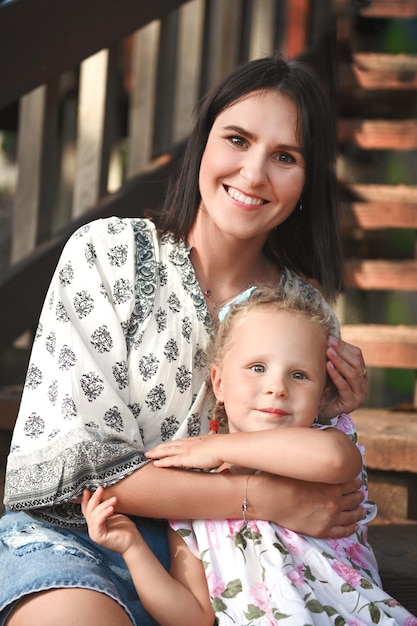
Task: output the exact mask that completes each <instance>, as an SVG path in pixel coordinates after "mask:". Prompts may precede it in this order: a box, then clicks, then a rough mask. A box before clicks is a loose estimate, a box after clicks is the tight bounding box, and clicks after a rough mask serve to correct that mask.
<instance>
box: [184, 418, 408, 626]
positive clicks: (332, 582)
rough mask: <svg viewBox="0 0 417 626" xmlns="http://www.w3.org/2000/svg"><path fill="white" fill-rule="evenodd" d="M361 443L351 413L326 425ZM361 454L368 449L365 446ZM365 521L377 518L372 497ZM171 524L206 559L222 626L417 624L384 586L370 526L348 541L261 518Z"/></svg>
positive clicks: (204, 562) (367, 502) (205, 563)
mask: <svg viewBox="0 0 417 626" xmlns="http://www.w3.org/2000/svg"><path fill="white" fill-rule="evenodd" d="M328 426H334V427H337V428H338V429H340V430H343V431H344V432H345V433H346V434H347V435H348V436H349V437H351V438H353V439H354V441H355V443H357V438H356V430H355V427H354V425H353V422H352V420H351V419H350V418H349V417H348V416H347V415H342V416H339V417H338V418H335V419H334V420H331V423H329V424H327V425H325V426H324V425H316V427H319V428H326V427H328ZM361 452H363V450H361ZM362 479H363V481H364V482H363V490H364V492H365V501H364V504H363V506H364V507H365V508H366V511H367V513H366V516H365V522H369V521H370V520H371V519H373V518H374V517H375V515H376V506H375V504H373V503H372V502H370V501H368V500H367V495H368V494H367V488H366V471H365V470H363V476H362ZM171 526H172V527H173V528H174V529H175V530H176V531H177V532H178V533H179V534H180V535H181V536H182V537H183V539H184V541H185V542H186V543H187V545H188V546H189V548H190V550H191V551H192V552H193V554H194V555H195V556H197V557H198V558H200V559H201V560H202V563H203V566H204V568H205V573H206V577H207V582H208V588H209V592H210V596H211V602H212V605H213V609H214V611H215V614H216V618H217V623H218V624H219V625H221V626H223V625H226V624H227V625H231V624H233V625H234V626H270V625H275V624H282V625H283V626H306V625H310V624H314V625H317V626H321V625H328V624H333V625H335V626H343V625H344V624H348V625H350V626H359V625H362V624H372V625H374V624H384V625H386V624H398V625H402V626H417V619H416V618H415V617H413V616H412V615H411V614H410V613H409V612H408V611H407V610H406V609H405V608H403V607H402V606H401V605H400V604H399V603H398V602H396V601H395V600H394V599H393V598H392V597H391V596H389V595H388V594H387V593H385V591H383V589H382V587H381V580H380V577H379V574H378V567H377V563H376V560H375V556H374V553H373V551H372V549H371V547H370V545H369V544H368V542H367V526H366V523H361V524H360V526H359V528H358V530H357V532H356V533H355V534H353V535H351V536H350V537H348V538H345V539H338V540H332V539H328V540H324V539H314V538H311V537H307V536H304V535H300V534H297V533H295V532H292V531H290V530H287V529H285V528H283V527H282V526H278V525H277V524H274V523H271V522H267V521H262V520H256V521H255V520H248V522H246V523H245V522H244V521H243V520H224V521H223V520H214V521H213V520H211V521H210V520H197V521H193V522H184V521H175V522H171Z"/></svg>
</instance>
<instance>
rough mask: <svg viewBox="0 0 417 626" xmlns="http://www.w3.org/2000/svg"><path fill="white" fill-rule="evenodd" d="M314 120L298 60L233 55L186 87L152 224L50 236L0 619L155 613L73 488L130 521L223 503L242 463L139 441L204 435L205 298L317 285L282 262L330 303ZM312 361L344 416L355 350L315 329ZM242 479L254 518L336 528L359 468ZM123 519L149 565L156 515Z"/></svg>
mask: <svg viewBox="0 0 417 626" xmlns="http://www.w3.org/2000/svg"><path fill="white" fill-rule="evenodd" d="M330 118H331V116H330V109H329V106H328V103H327V100H326V98H325V96H324V94H323V91H322V89H321V87H320V85H319V84H318V81H317V78H316V77H315V75H314V74H312V72H311V71H310V70H309V69H307V68H306V67H305V66H303V65H301V64H299V63H297V62H295V61H290V62H285V61H284V60H282V59H281V58H274V59H272V58H271V59H270V58H267V59H262V60H257V61H253V62H250V63H247V64H245V65H244V66H242V67H239V68H237V69H236V70H235V71H233V72H232V73H231V74H230V75H229V76H228V77H226V78H225V79H224V81H223V82H222V83H221V84H220V85H219V87H218V88H217V89H215V90H214V91H213V92H212V93H211V94H209V95H208V96H207V97H206V99H205V100H204V101H203V103H202V107H201V108H200V111H199V114H198V118H197V121H196V125H195V128H194V130H193V132H192V134H191V138H190V142H189V146H188V149H187V153H186V155H185V159H184V164H183V167H182V170H181V172H180V174H179V176H178V179H177V181H176V184H175V187H174V188H173V190H172V191H170V192H169V193H168V195H167V200H166V206H165V209H164V211H163V212H162V217H161V218H160V219H159V220H158V223H157V228H155V226H154V224H153V223H152V222H151V221H148V220H142V219H136V220H132V219H126V220H120V219H110V220H101V221H97V222H94V223H92V224H89V225H87V226H85V227H83V228H81V229H80V230H79V231H78V232H77V233H75V234H74V236H73V237H72V238H71V239H70V241H69V242H68V244H67V246H66V248H65V250H64V252H63V255H62V258H61V260H60V262H59V265H58V268H57V270H56V272H55V275H54V277H53V279H52V282H51V286H50V289H49V292H48V294H47V297H46V301H45V305H44V309H43V311H42V315H41V319H40V323H39V329H38V332H37V335H36V339H35V342H34V348H33V354H32V358H31V362H30V364H29V369H28V376H27V380H26V385H25V392H24V394H23V398H22V404H21V409H20V413H19V418H18V421H17V424H16V428H15V432H14V436H13V441H12V447H11V453H10V455H9V459H8V467H7V477H6V488H5V504H6V506H7V509H8V510H10V511H11V512H9V513H7V514H6V515H5V516H4V518H3V520H1V522H0V533H1V536H2V539H3V542H2V549H1V552H0V565H2V564H3V563H4V567H5V568H7V571H8V572H10V575H8V576H7V577H6V578H7V581H8V583H9V584H8V585H7V586H4V585H3V589H2V592H1V599H0V601H1V603H0V610H2V613H0V615H1V618H2V621H1V620H0V625H1V624H4V623H6V620H7V624H8V626H18V625H19V624H23V623H24V624H25V625H26V626H27V625H28V624H32V623H33V624H36V626H41V625H44V624H45V625H46V624H52V623H53V624H56V623H60V624H62V625H65V624H72V623H77V624H81V625H82V624H86V625H87V624H88V626H92V625H94V624H100V626H106V625H107V624H115V623H117V624H119V625H120V626H124V625H125V624H126V625H128V624H132V623H133V624H140V626H143V625H144V624H152V623H153V622H152V620H151V618H150V617H149V616H147V614H146V613H145V612H143V609H142V607H141V605H140V603H139V600H138V598H137V595H136V594H135V590H134V587H133V584H132V581H131V579H130V577H129V575H128V572H127V569H126V566H125V565H124V563H123V560H122V558H121V557H120V556H119V555H114V554H112V553H110V552H109V551H106V550H105V549H101V548H99V547H98V546H96V545H95V544H93V543H92V542H91V541H89V538H88V534H87V532H86V529H85V525H84V520H83V517H82V515H81V511H80V507H79V504H78V503H77V502H79V498H80V496H81V494H82V491H83V489H84V488H95V487H96V486H97V485H99V484H101V485H110V486H109V487H108V489H107V490H106V493H107V495H108V496H109V497H110V496H113V495H116V496H117V498H118V502H119V511H120V512H124V513H128V514H129V515H131V516H141V517H143V518H162V519H167V518H179V519H181V518H187V519H188V518H191V519H196V518H214V517H215V518H219V519H221V518H234V517H240V513H241V504H242V494H243V492H244V477H242V476H227V475H208V474H206V473H195V472H188V471H181V470H177V469H174V470H162V469H159V468H156V467H154V466H153V465H152V464H149V463H147V462H146V458H145V456H144V453H145V452H146V450H149V449H150V448H152V447H153V446H155V445H156V444H158V443H160V442H161V441H164V440H167V439H171V438H172V437H174V436H175V437H184V436H191V435H195V434H198V433H200V432H201V433H204V432H207V431H208V424H209V415H210V409H211V403H212V400H211V396H210V394H209V392H208V388H207V386H206V384H205V378H206V374H207V363H206V355H205V348H206V345H207V343H208V340H209V337H210V334H211V333H212V330H213V328H214V323H215V322H214V320H215V319H216V312H217V310H218V308H219V306H220V304H221V303H223V302H224V301H226V300H228V299H230V298H231V297H233V296H235V295H236V294H238V293H239V292H240V291H242V290H243V289H245V288H246V287H247V286H248V285H249V284H253V283H257V282H266V281H268V282H275V283H277V282H279V285H280V287H281V288H282V289H284V290H285V291H288V292H290V293H295V292H297V293H301V294H302V295H303V297H305V298H313V299H315V298H320V297H321V296H320V294H319V292H318V291H316V290H315V289H314V288H313V287H311V286H310V285H309V284H308V283H307V282H305V281H304V280H302V279H300V278H299V276H298V274H302V275H305V276H307V277H308V278H309V279H310V280H311V281H314V282H316V283H317V284H320V285H321V288H322V290H323V292H324V293H325V294H326V296H327V297H329V298H332V297H334V296H336V294H337V293H338V291H339V290H340V288H341V283H342V279H341V275H342V263H341V254H340V247H339V240H338V230H337V216H336V202H335V197H336V179H335V173H334V134H333V129H332V127H331V124H330V123H329V120H330ZM328 358H329V361H328V364H327V369H328V372H329V375H330V376H331V378H332V380H333V382H334V383H335V385H336V387H337V389H338V391H339V396H338V397H337V399H336V400H335V401H334V402H333V403H332V404H331V405H330V406H329V407H328V413H329V415H337V414H338V413H341V412H343V411H351V410H354V409H355V408H357V406H359V404H360V403H361V402H362V401H363V400H364V398H365V396H366V391H367V381H366V370H365V368H364V362H363V358H362V355H361V353H360V351H359V350H358V349H357V348H355V347H353V346H349V345H347V344H345V343H343V342H340V341H338V340H337V339H335V338H333V339H332V340H331V343H330V344H329V350H328ZM137 470H140V471H137ZM253 478H254V483H256V488H255V485H254V486H253V491H254V493H256V497H255V499H254V502H253V515H254V517H255V518H264V519H269V520H272V521H276V522H277V523H280V524H282V525H284V526H286V527H288V528H291V529H292V530H294V531H300V532H305V533H308V534H310V535H313V536H335V537H340V536H347V535H349V534H350V533H351V532H352V531H353V530H354V528H355V525H356V523H357V522H358V520H360V519H361V517H362V514H363V513H362V511H361V510H360V509H358V506H359V504H360V502H361V499H362V496H361V495H360V493H358V492H357V491H356V490H357V489H358V487H359V484H360V481H359V480H354V481H351V482H349V483H346V484H343V485H338V486H333V487H329V486H327V487H325V486H324V485H321V484H320V485H315V486H314V487H313V486H312V485H311V483H310V484H307V483H304V482H302V481H295V480H292V479H288V478H280V477H273V476H270V475H268V474H264V475H260V476H256V477H253ZM122 479H123V480H122ZM23 511H28V512H30V515H28V514H27V513H24V512H23ZM136 522H137V524H138V527H139V528H140V530H141V532H142V533H143V534H144V536H145V538H146V539H147V540H148V541H149V543H150V545H151V546H152V547H153V549H155V551H156V552H157V554H158V556H159V557H160V558H161V560H162V561H163V562H164V564H166V565H167V563H166V561H167V557H166V555H167V553H168V550H167V546H166V532H165V530H166V529H165V526H164V525H163V524H162V523H161V522H158V523H157V522H156V521H155V520H149V519H137V520H136ZM64 555H65V558H63V556H64ZM34 572H35V574H34ZM74 572H76V574H75V575H74ZM98 591H99V592H101V593H97V592H98Z"/></svg>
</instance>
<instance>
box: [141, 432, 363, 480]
mask: <svg viewBox="0 0 417 626" xmlns="http://www.w3.org/2000/svg"><path fill="white" fill-rule="evenodd" d="M146 456H147V457H148V458H151V459H155V465H156V466H157V467H189V468H196V467H198V468H201V469H203V468H206V469H209V468H214V467H218V466H219V465H221V464H222V463H231V464H232V465H241V466H243V467H247V468H250V469H257V470H260V471H264V472H270V473H272V474H277V475H279V476H288V477H291V478H296V479H298V480H307V481H312V482H323V483H333V484H337V483H341V482H345V481H348V480H351V479H353V478H354V477H355V476H357V475H358V474H359V472H360V470H361V467H362V457H361V454H360V452H359V450H358V448H357V447H356V445H355V444H354V443H353V442H352V441H351V440H350V439H349V437H347V435H345V433H343V432H341V431H339V430H337V429H335V428H326V429H324V430H318V429H313V428H299V427H291V428H277V429H272V430H261V431H256V432H245V433H230V434H225V435H214V436H212V435H206V436H204V437H191V438H189V439H177V440H173V441H170V442H166V443H163V444H160V445H159V446H156V448H154V449H153V450H150V451H149V452H148V453H146Z"/></svg>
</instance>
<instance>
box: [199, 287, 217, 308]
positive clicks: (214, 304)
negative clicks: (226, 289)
mask: <svg viewBox="0 0 417 626" xmlns="http://www.w3.org/2000/svg"><path fill="white" fill-rule="evenodd" d="M203 295H204V297H205V299H206V300H210V303H207V304H210V306H211V307H212V308H213V309H217V308H218V306H219V304H220V303H219V302H214V301H212V300H211V296H212V295H213V294H212V292H211V289H204V291H203Z"/></svg>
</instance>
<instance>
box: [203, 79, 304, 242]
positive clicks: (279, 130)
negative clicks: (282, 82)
mask: <svg viewBox="0 0 417 626" xmlns="http://www.w3.org/2000/svg"><path fill="white" fill-rule="evenodd" d="M297 117H298V115H297V108H296V106H295V104H294V102H293V101H292V99H291V98H290V97H288V96H286V95H283V94H281V93H279V92H278V91H276V90H266V91H262V92H261V91H256V92H252V93H250V94H249V95H247V96H245V97H244V98H242V99H241V100H238V101H237V102H235V103H234V104H232V105H231V106H229V107H228V108H227V109H225V110H224V111H222V113H220V114H219V115H218V117H217V118H216V120H215V121H214V124H213V126H212V128H211V131H210V134H209V137H208V140H207V145H206V148H205V151H204V154H203V158H202V160H201V167H200V176H199V184H200V193H201V198H202V203H201V208H200V210H202V211H204V212H205V215H206V217H207V218H208V220H209V221H210V222H211V225H210V227H214V229H219V230H220V231H221V232H222V233H223V234H226V235H229V236H231V237H234V238H236V239H242V240H248V239H256V238H259V239H260V241H261V242H264V241H265V240H266V238H267V236H268V233H269V231H270V230H272V229H273V228H274V227H275V226H278V225H279V224H281V223H282V222H283V221H284V220H285V219H286V218H287V217H288V216H289V215H290V214H291V213H292V211H293V210H294V207H295V206H296V204H297V202H298V200H299V198H300V195H301V193H302V190H303V186H304V181H305V173H304V159H303V152H302V146H301V145H300V141H299V137H298V133H297Z"/></svg>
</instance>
